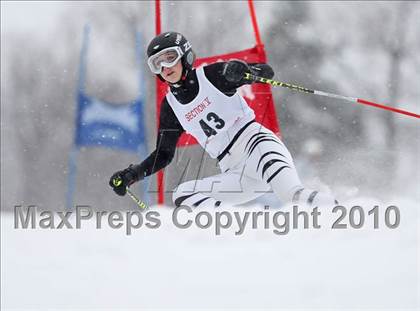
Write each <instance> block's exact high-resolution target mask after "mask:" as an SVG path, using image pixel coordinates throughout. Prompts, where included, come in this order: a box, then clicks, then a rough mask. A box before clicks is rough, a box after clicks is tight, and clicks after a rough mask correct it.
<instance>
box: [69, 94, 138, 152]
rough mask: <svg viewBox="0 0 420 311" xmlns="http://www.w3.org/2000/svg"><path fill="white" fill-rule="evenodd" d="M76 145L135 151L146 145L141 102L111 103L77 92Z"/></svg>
mask: <svg viewBox="0 0 420 311" xmlns="http://www.w3.org/2000/svg"><path fill="white" fill-rule="evenodd" d="M77 110H78V112H77V119H76V122H77V124H76V141H75V144H76V146H79V147H80V146H102V147H108V148H114V149H124V150H129V151H133V152H137V151H138V150H139V147H140V145H142V144H144V143H145V137H144V124H142V120H144V116H143V105H142V102H141V100H139V99H138V100H135V101H133V102H131V103H128V104H112V103H107V102H104V101H101V100H99V99H97V98H94V97H90V96H88V95H86V94H85V93H83V92H82V91H79V92H78V109H77Z"/></svg>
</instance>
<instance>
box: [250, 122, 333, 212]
mask: <svg viewBox="0 0 420 311" xmlns="http://www.w3.org/2000/svg"><path fill="white" fill-rule="evenodd" d="M247 138H248V139H246V140H245V141H244V142H243V144H242V145H244V146H243V150H242V151H243V152H245V153H246V156H247V159H246V170H245V172H246V174H247V175H248V176H256V177H255V178H259V179H260V180H263V181H264V182H265V183H267V184H268V185H270V187H271V188H272V190H273V192H274V193H275V194H276V196H277V197H278V198H279V199H280V200H281V203H294V204H298V205H309V206H317V205H325V204H334V203H336V201H335V200H334V198H333V197H332V196H330V195H329V194H326V193H321V192H319V191H316V190H312V189H307V188H305V187H304V186H303V185H302V182H301V180H300V178H299V176H298V174H297V171H296V167H295V165H294V162H293V159H292V156H291V154H290V152H289V150H288V149H287V147H286V146H285V145H284V143H283V142H282V141H281V140H280V139H279V138H278V137H277V136H276V135H275V134H274V133H273V132H272V131H270V130H269V129H267V128H265V127H264V126H262V125H261V127H260V129H259V130H258V131H254V133H252V135H251V134H250V135H248V137H247Z"/></svg>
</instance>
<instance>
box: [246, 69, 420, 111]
mask: <svg viewBox="0 0 420 311" xmlns="http://www.w3.org/2000/svg"><path fill="white" fill-rule="evenodd" d="M245 79H247V80H252V81H258V82H262V83H266V84H270V85H272V86H281V87H285V88H288V89H291V90H295V91H298V92H303V93H309V94H314V95H319V96H326V97H332V98H338V99H343V100H346V101H349V102H353V103H359V104H364V105H369V106H373V107H377V108H381V109H385V110H388V111H392V112H396V113H401V114H404V115H407V116H410V117H415V118H420V115H418V114H415V113H413V112H409V111H405V110H402V109H397V108H394V107H389V106H385V105H381V104H377V103H374V102H370V101H367V100H365V99H360V98H354V97H347V96H342V95H337V94H332V93H327V92H322V91H316V90H311V89H308V88H306V87H302V86H298V85H293V84H290V83H285V82H280V81H275V80H271V79H267V78H263V77H259V76H256V75H253V74H250V73H245Z"/></svg>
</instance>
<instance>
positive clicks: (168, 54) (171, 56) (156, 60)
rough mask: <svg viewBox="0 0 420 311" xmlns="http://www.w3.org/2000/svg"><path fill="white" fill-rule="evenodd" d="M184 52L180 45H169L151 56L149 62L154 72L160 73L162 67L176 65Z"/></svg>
mask: <svg viewBox="0 0 420 311" xmlns="http://www.w3.org/2000/svg"><path fill="white" fill-rule="evenodd" d="M183 54H184V53H183V52H182V50H181V48H180V47H179V46H173V47H169V48H166V49H163V50H162V51H159V52H158V53H156V54H154V55H152V56H150V57H149V59H148V60H147V64H148V65H149V68H150V70H151V71H152V72H153V73H154V74H160V73H161V72H162V67H167V68H170V67H173V66H175V65H176V63H177V62H178V61H179V60H180V59H181V57H182V55H183Z"/></svg>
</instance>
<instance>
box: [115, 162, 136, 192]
mask: <svg viewBox="0 0 420 311" xmlns="http://www.w3.org/2000/svg"><path fill="white" fill-rule="evenodd" d="M138 180H139V176H138V174H137V172H136V171H135V170H134V167H133V164H131V165H130V166H129V167H127V168H126V169H125V170H122V171H118V172H116V173H114V175H112V176H111V179H110V180H109V185H110V186H111V187H112V189H113V190H114V191H115V193H116V194H118V195H121V196H123V195H125V194H126V193H127V187H128V186H130V185H131V184H133V183H135V182H136V181H138Z"/></svg>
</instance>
